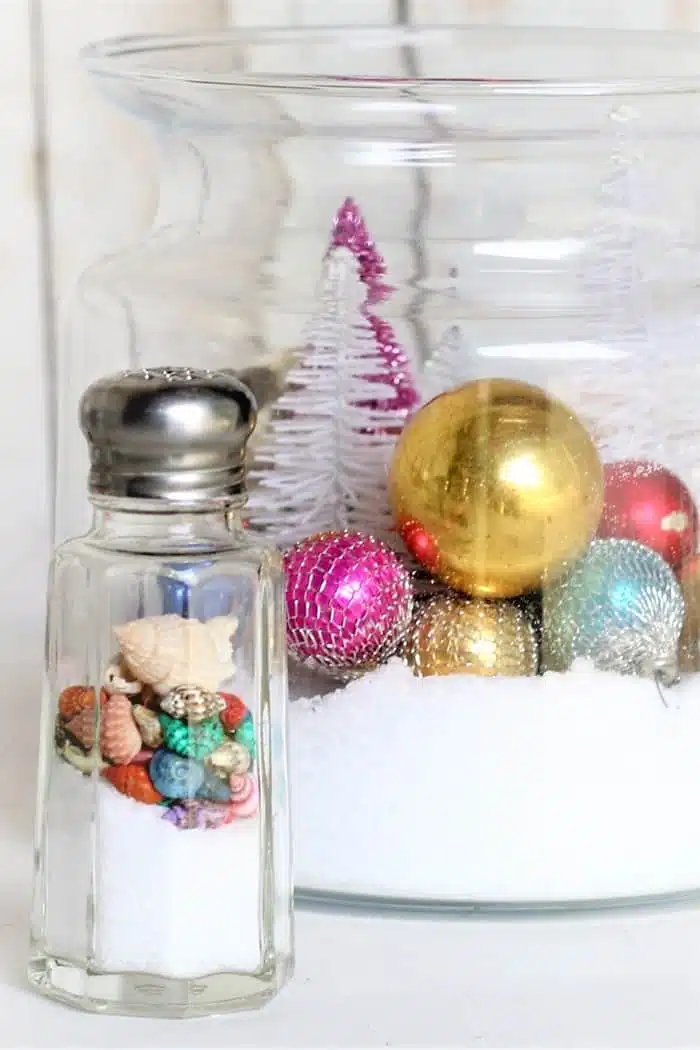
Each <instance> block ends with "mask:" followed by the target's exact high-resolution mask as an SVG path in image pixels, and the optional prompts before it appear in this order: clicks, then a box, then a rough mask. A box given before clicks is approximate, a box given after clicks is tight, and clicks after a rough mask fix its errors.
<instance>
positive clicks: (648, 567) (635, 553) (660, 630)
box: [542, 539, 684, 685]
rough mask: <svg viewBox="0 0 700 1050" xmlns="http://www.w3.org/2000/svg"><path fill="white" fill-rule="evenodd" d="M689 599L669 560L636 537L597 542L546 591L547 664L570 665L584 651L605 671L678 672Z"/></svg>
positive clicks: (668, 676)
mask: <svg viewBox="0 0 700 1050" xmlns="http://www.w3.org/2000/svg"><path fill="white" fill-rule="evenodd" d="M683 614H684V603H683V596H682V593H681V589H680V587H679V585H678V583H677V581H676V578H675V576H674V574H673V572H672V570H671V569H670V568H669V566H668V565H667V564H666V562H665V561H664V560H663V558H662V557H661V556H660V555H659V554H657V553H656V552H655V551H653V550H651V549H650V548H649V547H644V546H643V545H642V544H641V543H635V542H634V541H632V540H616V539H611V540H594V541H593V542H592V543H591V545H590V547H589V548H588V550H587V551H586V553H585V554H584V555H583V557H582V558H580V559H579V560H578V561H577V562H575V563H574V564H573V565H572V567H571V568H570V569H569V571H568V572H567V573H565V575H563V576H562V577H560V578H559V579H557V580H555V581H554V582H553V583H551V584H549V585H547V586H546V587H545V590H544V595H543V639H542V642H543V662H544V666H545V668H546V669H547V670H550V671H564V670H566V669H567V668H568V667H570V666H571V664H572V662H573V661H574V660H575V659H577V658H578V657H583V658H585V659H588V660H590V661H591V662H592V663H593V665H594V666H595V667H596V668H597V669H598V670H601V671H615V672H617V673H618V674H640V675H646V676H649V677H656V678H658V680H659V681H661V682H662V683H663V684H664V685H670V684H672V683H673V682H674V681H675V680H676V679H677V677H678V641H679V638H680V633H681V628H682V626H683Z"/></svg>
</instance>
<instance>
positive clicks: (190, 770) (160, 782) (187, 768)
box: [148, 748, 205, 799]
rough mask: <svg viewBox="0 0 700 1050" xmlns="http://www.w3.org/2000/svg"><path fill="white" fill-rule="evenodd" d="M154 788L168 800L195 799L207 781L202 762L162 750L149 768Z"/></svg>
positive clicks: (152, 760)
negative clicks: (205, 780)
mask: <svg viewBox="0 0 700 1050" xmlns="http://www.w3.org/2000/svg"><path fill="white" fill-rule="evenodd" d="M148 772H149V773H150V776H151V780H152V781H153V786H154V787H155V788H156V789H157V790H158V791H160V793H161V795H164V796H165V797H166V798H177V799H183V798H194V797H195V795H197V794H198V792H199V790H200V789H201V787H202V785H203V783H204V779H205V769H204V766H203V765H202V763H201V762H197V761H195V760H193V759H191V758H183V757H182V755H175V754H173V752H172V751H166V750H165V748H160V750H158V751H156V753H155V754H154V756H153V758H152V759H151V761H150V763H149V767H148Z"/></svg>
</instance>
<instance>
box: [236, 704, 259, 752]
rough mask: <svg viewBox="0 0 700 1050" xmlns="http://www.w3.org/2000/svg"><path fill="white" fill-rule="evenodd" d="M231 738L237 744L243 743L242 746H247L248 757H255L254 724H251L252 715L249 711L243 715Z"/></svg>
mask: <svg viewBox="0 0 700 1050" xmlns="http://www.w3.org/2000/svg"><path fill="white" fill-rule="evenodd" d="M233 739H234V740H235V741H236V742H237V743H238V744H243V747H245V748H247V750H248V751H249V752H250V757H251V758H255V726H254V725H253V716H252V715H251V714H250V712H249V713H248V714H247V715H246V716H245V718H244V719H243V721H242V722H241V724H240V725H239V727H238V729H237V730H236V732H235V733H234V734H233Z"/></svg>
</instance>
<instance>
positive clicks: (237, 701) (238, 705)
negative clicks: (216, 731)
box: [219, 693, 248, 733]
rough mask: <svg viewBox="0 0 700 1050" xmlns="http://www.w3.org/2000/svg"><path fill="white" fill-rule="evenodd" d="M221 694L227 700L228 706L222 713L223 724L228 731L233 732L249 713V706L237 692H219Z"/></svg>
mask: <svg viewBox="0 0 700 1050" xmlns="http://www.w3.org/2000/svg"><path fill="white" fill-rule="evenodd" d="M219 696H220V697H221V699H222V700H225V701H226V707H225V708H224V710H223V711H222V712H221V715H220V718H221V724H222V726H223V727H224V729H225V730H226V731H227V732H228V733H233V732H235V731H236V729H238V727H239V726H240V724H241V722H243V720H244V718H245V716H246V715H247V714H248V708H247V707H246V705H245V704H244V703H243V701H242V700H241V698H240V697H239V696H236V694H235V693H219Z"/></svg>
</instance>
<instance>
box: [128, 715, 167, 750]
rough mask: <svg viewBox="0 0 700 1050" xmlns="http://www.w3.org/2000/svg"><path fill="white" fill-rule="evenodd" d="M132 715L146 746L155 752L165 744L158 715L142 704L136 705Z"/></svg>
mask: <svg viewBox="0 0 700 1050" xmlns="http://www.w3.org/2000/svg"><path fill="white" fill-rule="evenodd" d="M131 713H132V715H133V716H134V721H135V722H136V725H137V726H138V727H139V732H140V733H141V739H142V740H143V742H144V744H145V745H146V747H148V748H152V749H153V750H154V751H155V749H156V748H158V747H160V745H161V744H162V743H163V730H162V729H161V727H160V722H159V720H158V715H157V714H155V712H153V711H149V709H148V708H147V707H144V706H143V705H142V704H134V706H133V707H132V709H131Z"/></svg>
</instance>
